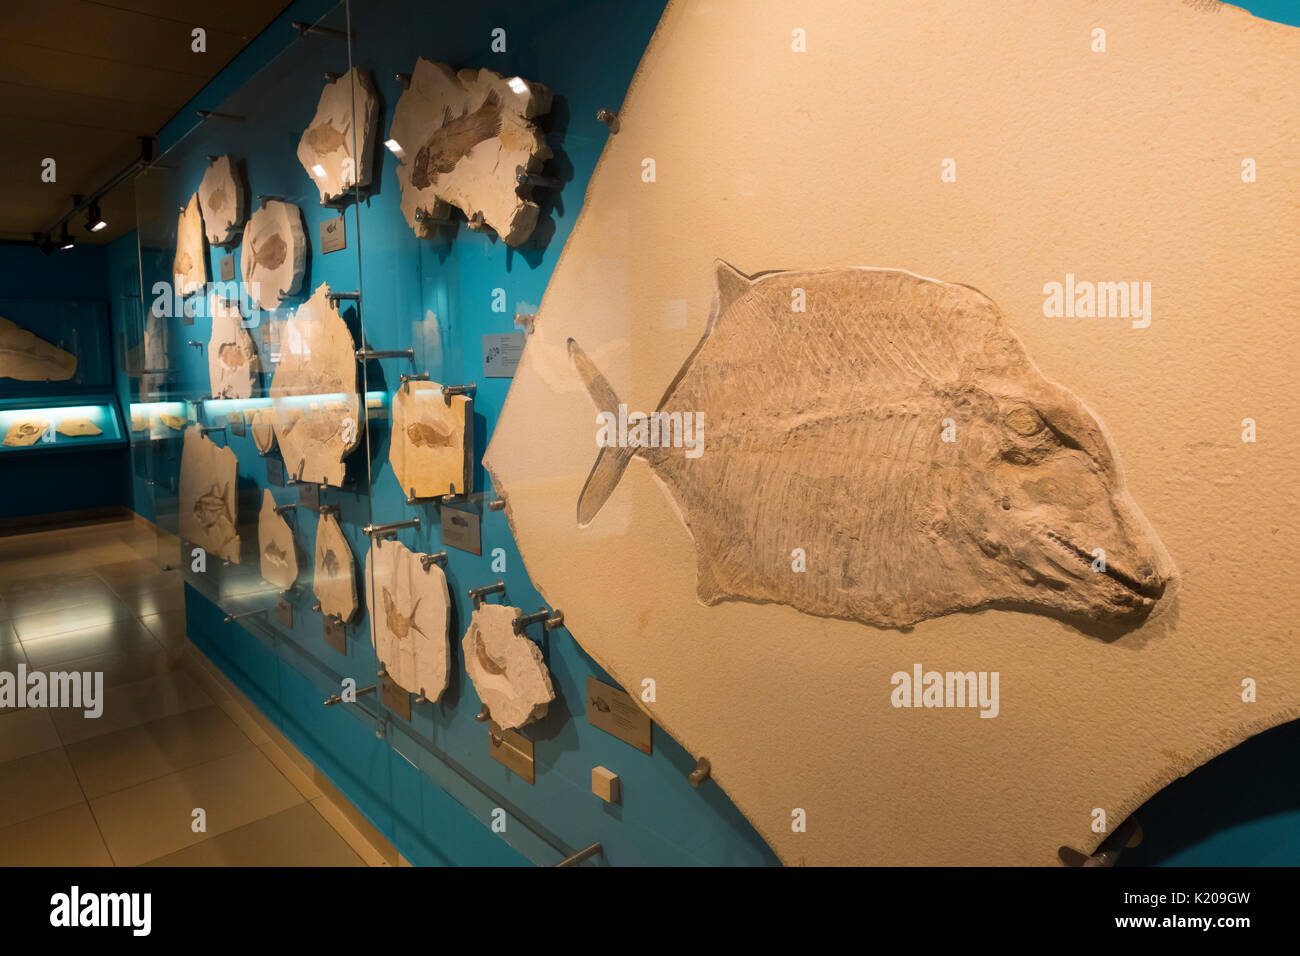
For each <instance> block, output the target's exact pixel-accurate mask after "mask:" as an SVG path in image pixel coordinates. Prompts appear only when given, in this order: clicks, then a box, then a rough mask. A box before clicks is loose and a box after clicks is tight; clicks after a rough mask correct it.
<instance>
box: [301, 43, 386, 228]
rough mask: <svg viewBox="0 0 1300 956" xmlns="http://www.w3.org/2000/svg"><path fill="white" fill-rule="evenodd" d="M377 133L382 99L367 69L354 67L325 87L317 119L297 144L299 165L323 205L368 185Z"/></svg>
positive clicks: (372, 173)
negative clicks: (305, 171)
mask: <svg viewBox="0 0 1300 956" xmlns="http://www.w3.org/2000/svg"><path fill="white" fill-rule="evenodd" d="M354 118H355V127H354ZM378 131H379V95H378V93H377V92H376V90H375V81H374V78H373V77H372V76H371V75H370V71H369V70H366V69H362V68H361V67H353V68H352V69H351V70H349V71H348V72H347V73H344V74H343V75H342V76H340V77H339V78H338V79H336V80H331V81H329V82H327V83H326V84H325V89H324V90H322V91H321V95H320V102H319V103H317V105H316V115H315V116H314V117H312V121H311V123H309V124H308V126H307V128H306V129H305V130H304V131H303V134H302V139H300V140H299V141H298V162H300V163H302V168H303V169H305V170H307V175H308V176H310V177H311V178H312V182H314V183H315V184H316V188H317V190H319V192H320V201H321V203H322V204H324V203H328V202H332V201H333V200H335V199H338V198H339V197H340V196H342V195H343V194H344V193H346V192H347V191H348V190H349V189H351V188H352V187H353V186H368V185H370V178H371V176H373V175H374V154H375V134H376V133H378ZM354 149H355V153H354V152H353V150H354Z"/></svg>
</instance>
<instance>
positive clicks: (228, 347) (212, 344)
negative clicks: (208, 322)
mask: <svg viewBox="0 0 1300 956" xmlns="http://www.w3.org/2000/svg"><path fill="white" fill-rule="evenodd" d="M208 301H209V306H208V311H209V313H210V314H211V315H212V337H211V338H210V339H209V340H208V380H209V384H210V386H211V389H212V392H211V394H212V397H213V398H251V397H252V396H253V386H254V384H255V383H256V381H257V375H258V373H259V372H260V371H261V364H260V362H259V361H258V357H257V346H256V345H255V344H254V342H253V337H252V336H251V335H249V334H248V329H246V328H244V323H243V316H242V315H241V314H240V311H239V305H238V303H236V302H231V301H229V300H227V299H224V298H222V297H221V296H219V295H217V294H216V293H215V292H214V293H212V295H210V296H208Z"/></svg>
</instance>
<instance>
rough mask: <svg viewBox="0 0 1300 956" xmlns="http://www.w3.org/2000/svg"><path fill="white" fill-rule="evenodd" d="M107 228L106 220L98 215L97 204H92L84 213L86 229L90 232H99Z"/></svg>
mask: <svg viewBox="0 0 1300 956" xmlns="http://www.w3.org/2000/svg"><path fill="white" fill-rule="evenodd" d="M107 226H108V220H107V219H105V218H104V217H103V216H101V215H100V214H99V203H97V202H92V203H91V204H90V209H89V210H88V211H87V212H86V228H87V229H89V230H90V231H91V232H99V230H101V229H104V228H105V227H107Z"/></svg>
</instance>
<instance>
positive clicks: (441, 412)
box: [388, 381, 474, 498]
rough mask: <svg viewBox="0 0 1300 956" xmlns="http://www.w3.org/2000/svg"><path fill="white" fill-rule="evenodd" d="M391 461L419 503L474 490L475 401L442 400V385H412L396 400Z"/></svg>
mask: <svg viewBox="0 0 1300 956" xmlns="http://www.w3.org/2000/svg"><path fill="white" fill-rule="evenodd" d="M388 460H389V461H390V462H392V465H393V472H394V473H395V474H396V475H397V480H398V482H399V483H400V484H401V486H402V490H403V491H405V492H406V493H407V494H408V495H412V496H413V497H416V498H434V497H437V496H439V495H446V494H466V493H468V492H470V491H472V490H473V475H474V471H473V469H474V400H473V399H472V398H470V397H469V396H467V395H448V396H447V397H446V398H444V397H443V395H442V386H441V385H439V384H438V383H437V382H424V381H408V382H407V383H406V384H404V385H403V386H402V387H401V388H399V389H398V390H397V394H396V395H395V396H394V397H393V434H392V438H391V439H390V441H389V445H388Z"/></svg>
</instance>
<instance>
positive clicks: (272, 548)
mask: <svg viewBox="0 0 1300 956" xmlns="http://www.w3.org/2000/svg"><path fill="white" fill-rule="evenodd" d="M262 553H263V554H264V555H266V560H268V561H270V562H271V563H272V564H274V565H275V566H276V567H279V568H287V567H288V566H289V562H288V560H287V559H288V557H289V552H288V551H285V550H284V549H283V548H280V547H276V544H275V542H274V541H272V542H269V543H268V544H267V546H266V547H265V548H263V549H262Z"/></svg>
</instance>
